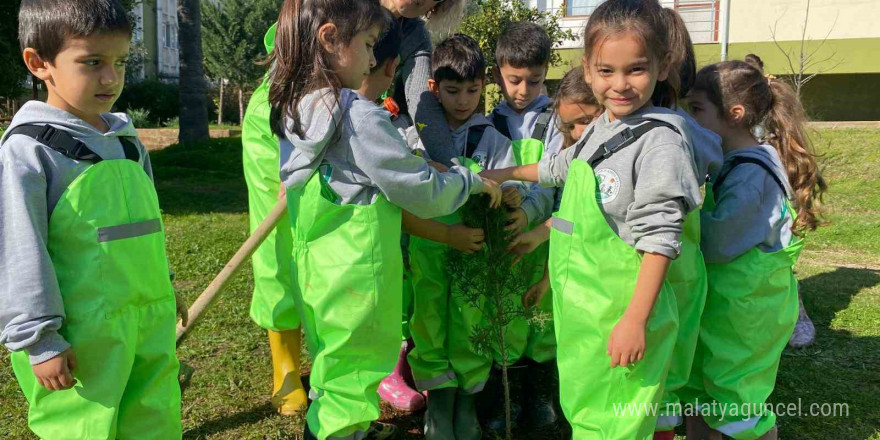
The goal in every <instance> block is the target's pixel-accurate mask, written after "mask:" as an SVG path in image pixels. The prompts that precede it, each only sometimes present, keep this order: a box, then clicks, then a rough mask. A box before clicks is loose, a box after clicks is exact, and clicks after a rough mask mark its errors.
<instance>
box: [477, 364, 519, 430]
mask: <svg viewBox="0 0 880 440" xmlns="http://www.w3.org/2000/svg"><path fill="white" fill-rule="evenodd" d="M527 372H528V370H527V368H526V366H525V365H516V366H510V367H507V382H508V383H509V386H510V425H511V427H510V429H511V430H513V429H515V428H516V426H517V421H518V419H519V416H520V414H522V401H523V399H522V397H523V392H522V391H523V389H522V384H523V382H524V379H525V375H526V373H527ZM492 374H493V375H497V376H498V379H497V380H498V381H497V383H498V384H499V385H498V398H499V403H498V404H497V405H495V407H494V409H493V411H492V414H491V416H490V417H489V420H488V421H487V422H486V426H487V427H488V428H489V429H491V430H492V431H494V432H495V433H496V434H499V435H500V436H501V437H504V436H505V434H506V432H507V430H506V429H505V428H506V426H507V416H506V411H505V408H504V376H503V373H502V371H501V368H500V367H499V368H493V369H492Z"/></svg>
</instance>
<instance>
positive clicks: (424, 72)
mask: <svg viewBox="0 0 880 440" xmlns="http://www.w3.org/2000/svg"><path fill="white" fill-rule="evenodd" d="M396 25H397V26H400V32H401V35H402V36H403V37H402V40H401V46H400V52H399V53H400V67H399V68H398V71H397V72H398V75H397V77H396V78H395V86H394V99H395V100H396V101H397V103H398V104H399V105H400V106H401V109H402V110H403V111H404V112H406V113H408V114H409V115H410V117H411V118H412V120H413V121H415V122H416V126H417V127H418V131H419V132H420V133H421V134H422V135H423V136H424V137H425V140H426V142H425V147H426V148H427V150H428V151H429V152H430V154H431V157H433V158H434V160H435V161H437V162H440V163H442V164H444V165H446V166H452V159H453V158H454V157H456V156H457V154H456V152H455V146H454V145H453V142H452V138H451V137H450V136H449V130H448V126H447V125H446V117H445V116H444V113H443V107H442V106H441V105H440V102H439V101H437V98H436V97H435V96H434V95H433V94H432V93H431V92H430V91H429V90H428V78H430V77H431V50H432V47H431V35H430V34H429V33H428V30H427V29H426V28H425V22H424V21H422V20H421V19H418V18H413V19H410V18H403V19H399V21H398V22H397V23H396Z"/></svg>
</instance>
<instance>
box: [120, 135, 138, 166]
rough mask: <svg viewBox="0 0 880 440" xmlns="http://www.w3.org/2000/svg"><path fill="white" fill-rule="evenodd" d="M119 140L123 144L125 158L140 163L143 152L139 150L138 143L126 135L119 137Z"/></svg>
mask: <svg viewBox="0 0 880 440" xmlns="http://www.w3.org/2000/svg"><path fill="white" fill-rule="evenodd" d="M119 142H120V143H121V144H122V151H123V152H124V153H125V158H126V159H128V160H131V161H134V162H135V163H140V160H141V152H140V150H138V147H137V145H135V144H134V142H132V141H130V140H128V138H124V137H121V138H119Z"/></svg>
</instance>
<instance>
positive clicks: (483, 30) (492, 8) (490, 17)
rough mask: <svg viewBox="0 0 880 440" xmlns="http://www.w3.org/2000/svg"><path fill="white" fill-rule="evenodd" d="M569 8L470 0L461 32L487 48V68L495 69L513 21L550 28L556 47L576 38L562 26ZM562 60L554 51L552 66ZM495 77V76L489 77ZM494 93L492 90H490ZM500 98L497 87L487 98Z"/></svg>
mask: <svg viewBox="0 0 880 440" xmlns="http://www.w3.org/2000/svg"><path fill="white" fill-rule="evenodd" d="M564 10H565V8H560V9H559V10H558V11H557V12H552V11H539V10H538V9H536V8H532V7H529V5H527V4H526V3H525V2H524V1H522V0H470V3H469V4H468V10H467V13H466V16H465V19H464V21H463V22H462V24H461V29H460V30H459V32H461V33H463V34H467V35H469V36H471V37H472V38H473V39H474V40H476V41H477V43H479V45H480V49H482V50H483V56H484V57H485V58H486V67H487V68H488V69H489V70H491V69H492V68H493V67H495V46H496V42H497V41H498V36H499V35H501V33H502V32H504V30H505V29H507V26H508V25H509V24H510V23H513V22H517V21H530V22H533V23H538V24H540V25H541V26H543V27H544V29H545V30H547V35H549V36H550V41H552V42H553V45H554V46H558V45H560V44H562V42H564V41H571V40H574V39H575V35H574V33H573V32H572V31H571V30H570V29H563V28H562V24H561V23H562V15H563V11H564ZM561 63H562V57H561V56H560V55H559V53H558V52H556V51H553V53H552V55H551V56H550V65H551V66H557V65H559V64H561ZM487 78H488V79H489V80H490V81H492V80H493V77H492V75H489V76H488V77H487ZM489 93H491V92H489ZM498 99H500V93H499V92H498V91H497V90H496V92H495V93H494V94H492V96H489V97H487V100H488V101H489V103H490V104H491V103H493V102H496V101H498Z"/></svg>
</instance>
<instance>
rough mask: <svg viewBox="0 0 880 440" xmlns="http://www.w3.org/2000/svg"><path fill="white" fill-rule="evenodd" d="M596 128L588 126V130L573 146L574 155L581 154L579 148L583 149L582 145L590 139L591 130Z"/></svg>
mask: <svg viewBox="0 0 880 440" xmlns="http://www.w3.org/2000/svg"><path fill="white" fill-rule="evenodd" d="M595 130H596V127H595V126H593V127H590V131H588V132H587V135H586V136H584V137H583V138H581V140H580V141H579V142H578V143H577V145H575V146H574V157H575V158H577V157H578V156H580V154H581V150H583V149H584V145H586V144H587V141H588V140H590V136H592V135H593V131H595Z"/></svg>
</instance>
